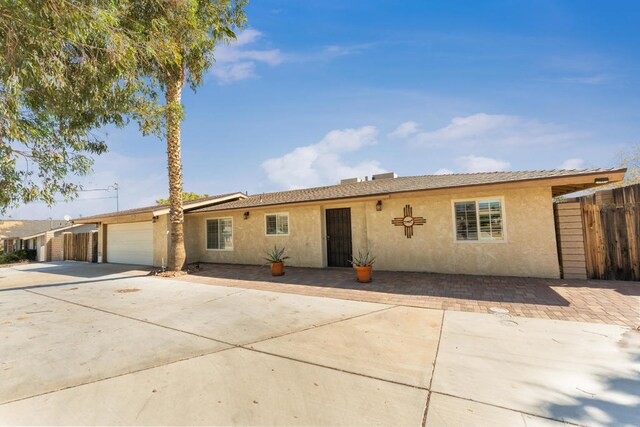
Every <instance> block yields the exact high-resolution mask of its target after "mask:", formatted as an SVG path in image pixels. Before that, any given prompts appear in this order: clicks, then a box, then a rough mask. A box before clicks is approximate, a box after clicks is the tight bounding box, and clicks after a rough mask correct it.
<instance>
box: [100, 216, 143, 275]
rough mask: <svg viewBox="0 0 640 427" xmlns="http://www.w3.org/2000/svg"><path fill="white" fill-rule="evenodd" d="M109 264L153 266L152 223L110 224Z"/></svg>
mask: <svg viewBox="0 0 640 427" xmlns="http://www.w3.org/2000/svg"><path fill="white" fill-rule="evenodd" d="M107 262H112V263H117V264H138V265H153V224H152V223H151V222H150V221H149V222H131V223H126V224H109V225H108V226H107Z"/></svg>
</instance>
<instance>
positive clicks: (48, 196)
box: [0, 0, 247, 270]
mask: <svg viewBox="0 0 640 427" xmlns="http://www.w3.org/2000/svg"><path fill="white" fill-rule="evenodd" d="M246 2H247V1H246V0H57V1H50V0H5V1H3V2H2V4H1V5H0V55H2V57H0V190H1V191H0V210H4V209H6V208H7V207H8V206H13V205H17V204H18V203H20V202H30V201H34V200H44V201H45V202H47V203H49V204H52V203H53V202H54V196H55V195H56V194H57V193H60V194H62V195H63V196H65V197H67V198H69V197H73V196H76V195H77V190H78V189H79V187H78V185H76V184H74V183H72V182H70V180H69V177H70V175H84V174H87V173H88V172H89V171H90V168H91V164H92V160H91V155H95V154H100V153H103V152H104V151H106V149H107V147H106V144H105V142H104V141H103V140H101V139H100V138H99V137H98V136H96V135H95V134H94V133H92V131H93V130H95V129H96V128H99V127H101V126H105V125H110V124H112V125H116V126H124V125H126V124H127V123H128V120H129V119H131V118H133V119H135V120H136V121H138V123H139V124H140V127H141V130H142V132H143V133H144V134H156V135H158V136H161V135H162V136H165V137H166V140H167V157H168V172H169V202H170V203H169V205H170V214H169V216H170V234H171V249H170V253H169V260H168V267H169V269H170V270H179V269H181V268H182V266H183V265H184V262H185V250H184V234H183V222H184V216H183V209H182V164H181V156H180V124H181V121H182V119H183V118H184V114H183V110H182V104H181V96H182V91H183V87H184V84H185V83H187V84H188V85H189V86H190V87H191V88H192V89H193V90H195V89H196V88H197V86H199V85H200V84H201V83H202V79H203V76H204V75H205V73H206V71H207V70H208V69H209V68H210V67H211V65H212V63H213V60H214V50H215V46H216V44H218V43H220V42H223V43H224V42H228V41H230V40H232V39H234V38H235V33H234V29H236V28H242V27H243V26H244V25H245V22H246V17H245V14H244V7H245V5H246ZM19 161H21V164H20V163H19Z"/></svg>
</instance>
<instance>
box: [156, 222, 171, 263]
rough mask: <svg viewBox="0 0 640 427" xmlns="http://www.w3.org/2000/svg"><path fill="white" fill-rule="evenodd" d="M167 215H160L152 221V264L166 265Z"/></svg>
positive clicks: (168, 237) (167, 241) (167, 242)
mask: <svg viewBox="0 0 640 427" xmlns="http://www.w3.org/2000/svg"><path fill="white" fill-rule="evenodd" d="M169 239H170V236H169V215H160V216H159V217H157V218H156V221H155V222H154V223H153V265H154V266H155V267H162V266H163V265H164V266H166V265H167V255H168V252H167V249H168V244H169Z"/></svg>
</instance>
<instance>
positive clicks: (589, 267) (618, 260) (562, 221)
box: [555, 184, 640, 280]
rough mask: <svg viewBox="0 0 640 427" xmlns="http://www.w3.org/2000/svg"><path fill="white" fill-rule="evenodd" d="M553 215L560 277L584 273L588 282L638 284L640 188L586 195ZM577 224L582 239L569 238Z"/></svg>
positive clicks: (625, 188)
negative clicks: (604, 280) (581, 249)
mask: <svg viewBox="0 0 640 427" xmlns="http://www.w3.org/2000/svg"><path fill="white" fill-rule="evenodd" d="M555 211H556V229H557V230H558V249H559V255H560V263H561V266H562V270H563V277H565V278H572V277H574V276H572V275H571V274H573V273H576V274H577V273H579V272H580V271H581V270H582V269H584V271H585V272H586V276H587V278H589V279H606V280H640V184H636V185H631V186H627V187H622V188H616V189H612V190H603V191H599V192H597V193H594V194H589V195H587V196H583V197H580V198H578V199H574V200H571V201H569V203H561V204H558V205H556V207H555ZM577 213H579V217H577V216H576V214H577ZM572 224H573V225H572ZM578 224H579V225H580V227H582V236H577V237H572V236H573V234H574V233H576V231H575V229H576V227H577V225H578ZM580 238H582V240H583V243H581V244H578V243H576V242H577V241H578V240H580ZM580 245H582V246H583V248H584V267H582V266H579V265H578V262H579V261H580V259H579V257H578V255H579V254H578V252H579V251H580V248H579V246H580ZM567 273H568V275H567Z"/></svg>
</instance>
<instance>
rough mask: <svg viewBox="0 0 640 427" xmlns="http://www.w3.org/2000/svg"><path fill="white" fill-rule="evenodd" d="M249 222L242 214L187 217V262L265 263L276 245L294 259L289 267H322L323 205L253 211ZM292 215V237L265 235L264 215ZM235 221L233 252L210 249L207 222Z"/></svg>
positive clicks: (287, 262) (290, 234)
mask: <svg viewBox="0 0 640 427" xmlns="http://www.w3.org/2000/svg"><path fill="white" fill-rule="evenodd" d="M249 212H250V215H249V218H248V219H244V218H243V215H242V212H233V213H211V214H188V215H187V216H186V219H185V244H186V249H187V262H195V261H204V262H219V263H231V264H264V262H265V261H264V260H263V258H264V257H265V256H266V254H265V253H266V252H267V251H268V250H269V249H272V248H273V246H274V245H277V246H278V247H285V248H286V250H287V254H288V255H289V256H291V259H289V260H287V261H286V264H287V265H293V266H298V267H322V265H323V264H322V263H323V261H322V260H323V255H322V251H323V244H322V239H321V236H322V228H321V217H322V211H321V208H320V206H305V207H291V208H276V209H270V210H265V209H251V210H250V211H249ZM281 212H289V235H288V236H266V235H265V214H267V213H281ZM228 217H231V218H233V251H228V250H207V249H206V247H205V245H206V234H205V230H206V225H205V224H206V220H207V219H212V218H228Z"/></svg>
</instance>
